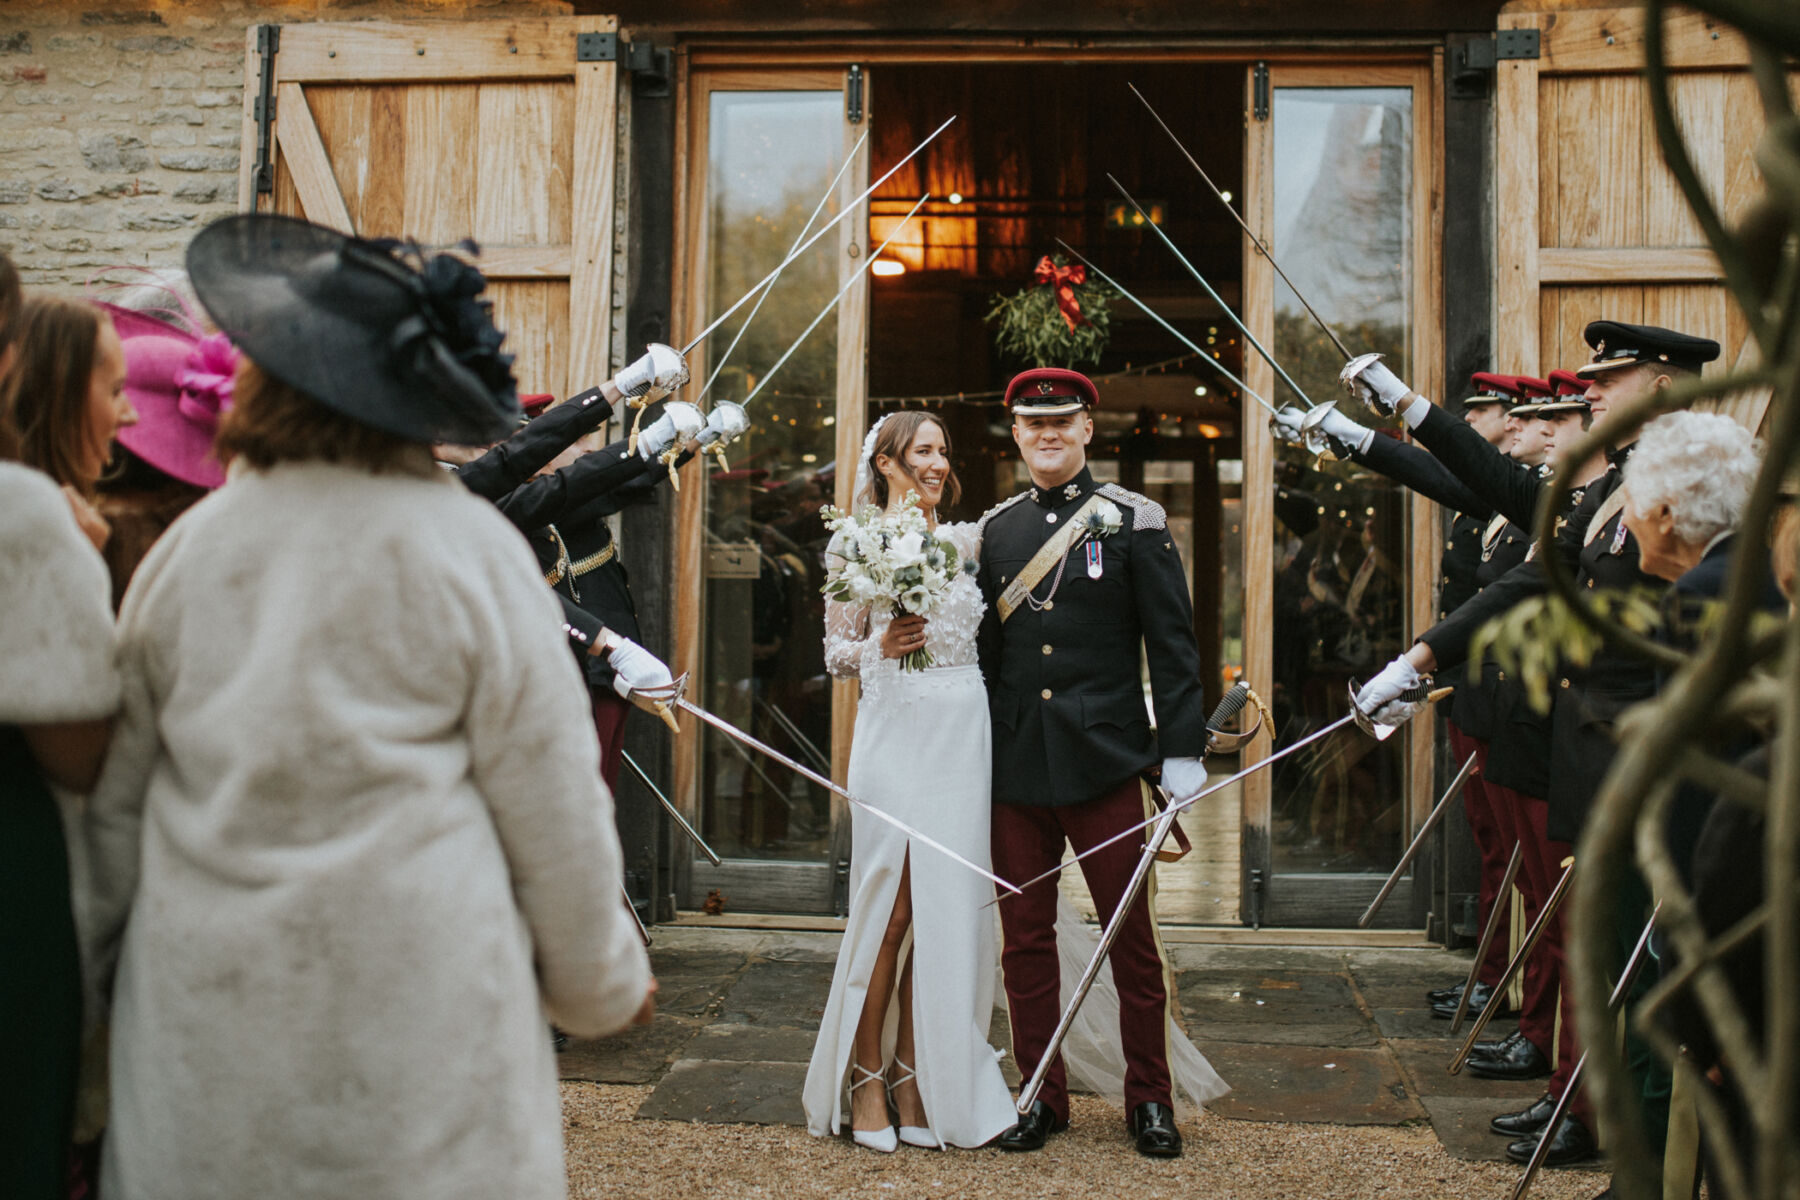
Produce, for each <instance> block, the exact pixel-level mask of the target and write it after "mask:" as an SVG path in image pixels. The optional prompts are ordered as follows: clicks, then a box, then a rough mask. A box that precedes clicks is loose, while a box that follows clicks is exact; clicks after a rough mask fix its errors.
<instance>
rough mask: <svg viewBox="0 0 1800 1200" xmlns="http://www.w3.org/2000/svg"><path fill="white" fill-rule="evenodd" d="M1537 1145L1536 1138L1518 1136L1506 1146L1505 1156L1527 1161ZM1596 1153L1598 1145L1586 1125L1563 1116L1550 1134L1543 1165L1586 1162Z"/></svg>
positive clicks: (1521, 1161) (1559, 1165) (1515, 1160)
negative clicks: (1548, 1148)
mask: <svg viewBox="0 0 1800 1200" xmlns="http://www.w3.org/2000/svg"><path fill="white" fill-rule="evenodd" d="M1537 1147H1538V1139H1537V1138H1534V1137H1527V1138H1520V1139H1519V1140H1518V1141H1516V1142H1514V1143H1513V1144H1512V1145H1510V1146H1508V1147H1507V1148H1506V1157H1508V1158H1510V1159H1512V1160H1513V1161H1514V1162H1516V1163H1528V1162H1530V1161H1531V1156H1532V1154H1533V1153H1535V1152H1536V1150H1537ZM1598 1153H1599V1146H1598V1144H1597V1143H1595V1141H1594V1135H1593V1134H1591V1133H1589V1132H1588V1128H1587V1126H1586V1125H1583V1124H1582V1123H1581V1122H1580V1121H1577V1120H1576V1119H1575V1118H1574V1117H1564V1118H1563V1120H1562V1124H1561V1125H1559V1126H1558V1127H1557V1129H1556V1133H1555V1134H1554V1135H1552V1136H1551V1139H1550V1152H1549V1153H1548V1154H1546V1155H1544V1165H1545V1166H1546V1167H1566V1166H1568V1165H1569V1164H1570V1163H1578V1162H1586V1161H1587V1160H1588V1159H1590V1158H1593V1157H1594V1156H1595V1155H1596V1154H1598Z"/></svg>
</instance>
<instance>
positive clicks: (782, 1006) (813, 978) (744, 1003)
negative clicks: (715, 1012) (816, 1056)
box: [719, 962, 832, 1029]
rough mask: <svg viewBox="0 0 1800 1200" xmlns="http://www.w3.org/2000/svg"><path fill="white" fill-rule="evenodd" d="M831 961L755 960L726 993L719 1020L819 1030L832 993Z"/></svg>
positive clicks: (740, 1023)
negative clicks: (826, 1003)
mask: <svg viewBox="0 0 1800 1200" xmlns="http://www.w3.org/2000/svg"><path fill="white" fill-rule="evenodd" d="M831 967H832V965H831V964H830V963H819V962H805V963H791V962H753V963H751V964H750V966H749V967H748V968H746V969H745V971H744V973H743V975H741V976H739V977H738V979H737V981H736V982H734V983H733V984H732V985H731V987H730V988H729V989H728V990H727V991H726V992H725V995H724V997H723V998H722V999H721V1001H720V1003H719V1019H720V1020H721V1021H726V1022H731V1023H735V1024H739V1025H763V1026H775V1027H784V1028H789V1029H817V1028H818V1027H819V1020H820V1018H821V1017H823V1016H824V1015H825V1000H826V998H827V997H828V996H829V994H830V992H831Z"/></svg>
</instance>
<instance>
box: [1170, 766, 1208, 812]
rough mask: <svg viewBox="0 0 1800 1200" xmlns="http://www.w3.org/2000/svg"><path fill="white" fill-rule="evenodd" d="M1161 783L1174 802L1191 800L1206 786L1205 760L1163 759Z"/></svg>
mask: <svg viewBox="0 0 1800 1200" xmlns="http://www.w3.org/2000/svg"><path fill="white" fill-rule="evenodd" d="M1162 785H1163V791H1165V792H1167V793H1169V798H1170V799H1171V800H1173V801H1174V802H1175V803H1177V804H1179V803H1181V802H1182V801H1183V800H1192V799H1193V798H1194V797H1195V796H1198V795H1199V794H1200V793H1201V791H1202V790H1203V789H1204V788H1205V787H1206V764H1205V762H1203V761H1202V760H1200V759H1198V758H1165V759H1163V764H1162Z"/></svg>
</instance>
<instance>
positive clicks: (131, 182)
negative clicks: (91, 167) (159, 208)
mask: <svg viewBox="0 0 1800 1200" xmlns="http://www.w3.org/2000/svg"><path fill="white" fill-rule="evenodd" d="M94 194H95V195H96V196H105V197H106V198H107V199H108V200H117V199H118V198H119V197H121V196H159V195H161V194H162V187H161V186H160V185H159V184H157V183H156V182H155V181H154V180H149V179H143V178H134V179H115V180H113V181H112V182H111V183H103V184H101V185H100V186H99V187H98V188H96V189H95V191H94Z"/></svg>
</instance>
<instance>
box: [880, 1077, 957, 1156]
mask: <svg viewBox="0 0 1800 1200" xmlns="http://www.w3.org/2000/svg"><path fill="white" fill-rule="evenodd" d="M894 1065H895V1066H896V1067H898V1068H900V1070H902V1071H904V1072H905V1074H904V1075H902V1076H900V1078H898V1079H893V1080H889V1081H888V1085H887V1086H888V1094H889V1095H892V1094H893V1091H894V1089H895V1088H897V1087H899V1086H900V1085H901V1084H903V1083H905V1082H906V1081H907V1080H909V1079H914V1078H916V1077H917V1075H918V1073H917V1072H916V1071H914V1070H913V1069H912V1068H911V1067H909V1066H907V1065H906V1064H905V1063H903V1062H901V1061H900V1060H899V1059H897V1058H896V1059H895V1060H894ZM900 1140H901V1141H903V1142H905V1143H906V1144H907V1145H909V1146H918V1147H920V1148H921V1149H925V1150H942V1149H943V1146H942V1145H941V1144H940V1143H939V1142H938V1140H937V1137H936V1136H935V1135H934V1134H933V1133H932V1132H931V1130H929V1129H926V1128H925V1127H924V1126H922V1125H902V1126H900Z"/></svg>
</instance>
